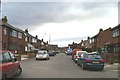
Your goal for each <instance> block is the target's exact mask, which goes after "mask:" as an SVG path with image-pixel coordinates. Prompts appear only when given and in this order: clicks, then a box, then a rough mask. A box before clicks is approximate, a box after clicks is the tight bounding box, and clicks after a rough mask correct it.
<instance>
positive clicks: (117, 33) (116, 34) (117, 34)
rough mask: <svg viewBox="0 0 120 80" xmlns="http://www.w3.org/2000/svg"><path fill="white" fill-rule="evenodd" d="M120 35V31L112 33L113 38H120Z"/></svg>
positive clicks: (116, 30)
mask: <svg viewBox="0 0 120 80" xmlns="http://www.w3.org/2000/svg"><path fill="white" fill-rule="evenodd" d="M119 35H120V34H119V30H118V29H115V30H113V31H112V36H113V37H117V36H119Z"/></svg>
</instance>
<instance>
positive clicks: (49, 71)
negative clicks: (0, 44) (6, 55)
mask: <svg viewBox="0 0 120 80" xmlns="http://www.w3.org/2000/svg"><path fill="white" fill-rule="evenodd" d="M21 66H22V68H23V72H22V74H21V76H19V78H118V71H115V70H111V69H109V68H104V70H103V71H90V70H82V69H81V67H79V66H77V64H75V63H74V62H73V61H72V60H71V56H67V55H65V54H64V53H60V54H57V55H56V56H54V57H50V59H49V60H40V61H36V59H35V58H31V59H27V60H24V61H21Z"/></svg>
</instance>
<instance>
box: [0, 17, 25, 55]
mask: <svg viewBox="0 0 120 80" xmlns="http://www.w3.org/2000/svg"><path fill="white" fill-rule="evenodd" d="M7 21H8V20H7V17H6V16H5V17H4V18H2V23H1V24H0V25H1V28H0V32H1V33H2V39H1V42H0V44H1V45H2V50H10V51H12V52H13V53H20V54H23V53H24V52H25V45H26V42H25V35H24V31H23V30H21V29H18V28H16V27H14V26H12V25H10V24H8V23H7Z"/></svg>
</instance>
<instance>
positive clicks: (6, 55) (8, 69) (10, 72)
mask: <svg viewBox="0 0 120 80" xmlns="http://www.w3.org/2000/svg"><path fill="white" fill-rule="evenodd" d="M21 72H22V68H21V66H20V62H19V61H17V59H16V58H15V55H14V54H13V53H12V52H10V51H3V50H1V51H0V73H1V74H2V76H1V78H2V80H5V79H6V78H13V77H15V76H18V75H20V74H21Z"/></svg>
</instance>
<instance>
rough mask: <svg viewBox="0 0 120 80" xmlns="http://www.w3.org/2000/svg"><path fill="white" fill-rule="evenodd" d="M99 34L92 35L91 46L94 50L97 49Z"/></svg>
mask: <svg viewBox="0 0 120 80" xmlns="http://www.w3.org/2000/svg"><path fill="white" fill-rule="evenodd" d="M97 36H98V35H95V36H93V37H91V48H92V50H93V51H96V50H97Z"/></svg>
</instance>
